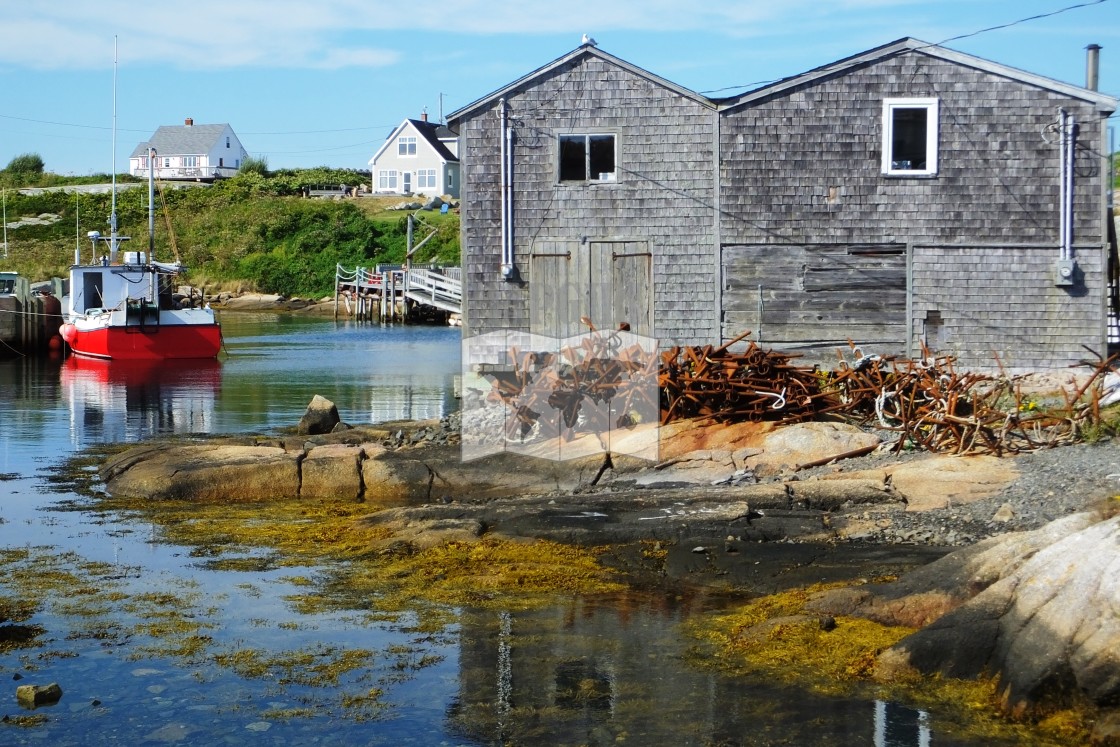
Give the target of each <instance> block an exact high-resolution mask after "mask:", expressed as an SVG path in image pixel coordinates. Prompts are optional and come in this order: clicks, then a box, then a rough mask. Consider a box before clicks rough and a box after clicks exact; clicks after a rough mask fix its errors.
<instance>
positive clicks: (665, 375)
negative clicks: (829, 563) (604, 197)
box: [659, 333, 1120, 455]
mask: <svg viewBox="0 0 1120 747" xmlns="http://www.w3.org/2000/svg"><path fill="white" fill-rule="evenodd" d="M748 334H749V333H748ZM747 336H748V335H747V334H744V335H741V336H739V337H737V338H735V339H734V340H731V341H730V342H728V343H726V344H725V345H723V346H721V347H718V348H717V347H713V346H710V345H707V346H695V347H684V348H682V347H674V348H672V349H670V350H667V351H665V352H664V353H662V356H661V373H660V377H659V386H660V389H661V422H662V423H663V424H664V423H668V422H670V421H673V420H679V419H684V418H695V417H700V418H710V419H713V420H716V421H719V422H742V421H763V420H769V421H775V422H777V423H779V424H787V423H796V422H802V421H806V420H822V419H833V420H841V421H844V422H851V423H856V424H860V425H866V426H870V427H875V428H878V429H881V430H887V431H893V432H896V433H898V438H897V440H896V441H895V443H894V448H895V450H902V449H904V448H919V449H924V450H927V451H932V452H937V453H952V454H995V455H1002V454H1008V453H1012V454H1013V453H1019V452H1024V451H1034V450H1037V449H1043V448H1048V447H1051V446H1059V445H1062V444H1068V443H1073V442H1075V441H1078V440H1081V439H1082V438H1083V437H1084V434H1085V433H1086V431H1087V430H1089V429H1092V428H1095V427H1097V426H1099V425H1100V423H1101V414H1100V409H1101V407H1100V398H1101V392H1102V382H1103V379H1104V377H1105V375H1107V374H1108V373H1110V372H1112V371H1113V370H1114V369H1115V368H1116V367H1117V360H1118V358H1120V356H1113V357H1112V358H1109V359H1107V360H1104V359H1100V358H1099V356H1098V360H1097V361H1091V362H1090V361H1083V362H1082V364H1081V365H1082V366H1088V367H1089V368H1090V369H1091V370H1092V373H1091V374H1090V375H1088V376H1087V377H1086V378H1085V379H1084V381H1083V383H1081V384H1080V385H1078V387H1077V388H1076V390H1072V391H1071V390H1067V389H1062V390H1061V394H1060V397H1061V399H1062V400H1064V401H1060V402H1056V403H1053V404H1050V405H1047V406H1044V407H1039V406H1038V405H1037V403H1036V402H1035V401H1034V400H1033V399H1032V398H1031V397H1029V396H1026V395H1024V393H1023V391H1022V386H1021V384H1022V379H1023V377H1008V376H998V377H996V376H988V375H984V374H978V373H971V372H965V373H960V372H957V371H956V370H955V368H954V366H953V363H954V359H953V358H952V357H948V356H934V355H932V354H930V352H929V351H928V350H925V349H923V351H922V353H923V355H922V358H921V359H920V360H910V359H904V358H896V357H892V356H877V355H866V356H865V355H863V353H862V352H861V351H860V350H859V348H857V347H856V346H855V345H854V344H851V343H849V347H850V348H851V356H852V360H851V361H849V360H848V359H847V358H846V357H845V355H844V354H843V353H842V352H841V353H839V359H840V360H839V363H838V365H837V367H836V369H835V370H834V371H822V370H820V369H818V368H817V367H806V366H796V365H794V364H793V363H792V360H793V358H794V357H795V356H793V355H790V354H785V353H779V352H774V351H768V350H764V349H762V348H760V347H759V346H758V345H756V344H755V343H753V342H751V343H748V345H747V347H746V349H745V350H743V351H741V352H732V351H731V350H730V348H731V346H732V345H735V344H736V343H739V342H742V341H743V340H744V339H745V338H746V337H747Z"/></svg>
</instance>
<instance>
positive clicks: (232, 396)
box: [0, 314, 966, 747]
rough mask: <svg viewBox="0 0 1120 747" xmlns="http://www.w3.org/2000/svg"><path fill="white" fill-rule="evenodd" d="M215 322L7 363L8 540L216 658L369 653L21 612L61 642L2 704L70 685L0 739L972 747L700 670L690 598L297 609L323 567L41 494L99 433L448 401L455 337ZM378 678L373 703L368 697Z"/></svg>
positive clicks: (236, 425)
mask: <svg viewBox="0 0 1120 747" xmlns="http://www.w3.org/2000/svg"><path fill="white" fill-rule="evenodd" d="M222 321H223V327H224V331H225V337H226V345H227V350H228V353H229V356H228V358H227V359H226V360H224V361H222V362H221V363H220V364H214V365H212V366H205V367H198V366H194V365H190V366H187V365H181V366H178V367H161V368H159V369H158V370H157V371H152V370H144V369H137V368H120V367H116V366H114V367H108V366H104V365H101V366H98V365H95V364H78V363H76V362H75V361H67V362H65V363H62V364H60V363H57V362H55V363H51V362H48V361H37V360H26V359H21V360H15V361H7V362H0V473H2V475H0V476H2V477H3V480H0V551H3V552H6V553H13V552H19V553H25V554H26V556H27V558H28V561H27V562H28V563H29V564H30V563H32V562H35V561H37V562H40V563H47V564H48V565H49V566H50V567H51V568H52V569H53V570H54V571H56V572H66V571H68V570H69V571H75V572H76V571H77V570H81V572H82V573H84V574H85V576H86V577H88V576H89V575H91V574H92V575H93V576H95V577H96V578H98V579H100V581H99V582H100V583H101V584H103V585H104V587H105V588H104V589H102V591H104V590H105V589H109V588H111V589H118V590H120V591H121V592H122V597H123V596H124V595H126V594H127V595H129V596H131V597H132V598H141V597H145V595H147V598H155V599H158V598H159V595H166V594H171V595H173V596H174V598H175V599H176V600H178V601H177V603H178V605H179V606H184V607H186V608H187V610H188V612H189V613H190V614H191V615H193V618H192V619H195V620H197V621H200V622H202V623H205V625H206V627H205V628H204V630H203V632H204V634H205V635H206V636H209V638H210V639H211V644H212V645H211V646H210V647H209V648H208V649H207V650H208V651H211V652H214V651H219V652H223V653H225V654H235V653H237V652H238V651H245V650H247V649H253V650H266V651H268V652H270V653H271V654H272V655H274V656H276V657H278V658H280V659H283V658H284V657H286V656H291V657H294V656H295V655H296V654H297V653H303V652H309V651H310V652H315V653H317V654H318V655H319V657H320V658H321V659H322V660H324V661H326V660H331V659H332V658H334V657H339V656H343V655H345V653H346V652H354V651H364V652H371V654H370V656H369V658H368V661H367V662H366V663H365V664H364V665H363V666H361V667H359V668H357V669H355V670H353V671H350V672H348V673H346V674H343V675H342V676H340V678H339V680H338V681H337V683H334V684H331V685H329V686H321V685H318V684H315V683H311V682H306V681H303V679H301V677H299V676H298V672H299V670H298V668H297V669H295V670H292V669H289V670H283V671H280V670H274V671H272V672H270V673H265V674H264V675H263V676H260V675H249V674H247V673H244V672H243V673H241V674H239V671H240V670H238V669H237V668H236V667H230V666H217V665H215V663H214V661H212V660H210V659H209V658H208V657H207V655H202V656H196V657H193V658H192V657H173V656H168V655H167V654H166V651H154V650H152V649H151V648H150V647H149V645H148V644H149V643H150V642H149V641H146V640H145V639H144V637H143V636H140V635H132V634H127V635H125V634H121V635H116V636H112V637H109V638H108V639H106V637H104V636H97V635H93V634H92V633H91V632H90V628H89V625H88V622H87V621H85V620H83V618H82V616H81V615H75V614H73V607H71V606H68V604H67V602H68V601H69V602H70V603H71V604H72V603H74V600H73V599H71V600H67V599H65V598H64V599H59V600H53V601H51V602H49V603H48V604H46V605H44V607H43V609H41V610H40V611H39V612H38V613H36V615H35V617H34V618H33V619H32V620H31V621H30V622H33V623H36V624H39V625H42V626H43V627H44V628H45V629H46V631H47V633H46V634H45V635H44V636H43V637H42V638H41V640H42V641H45V645H43V646H41V647H36V648H30V649H26V650H23V651H16V652H14V653H10V654H6V655H0V682H2V683H4V685H3V687H2V688H0V715H5V714H6V715H8V716H20V715H23V716H27V715H31V713H32V712H28V711H25V710H22V709H21V708H20V707H19V706H18V705H17V704H16V700H15V688H16V685H17V684H46V683H50V682H57V683H58V684H59V685H60V686H61V687H62V689H63V691H64V693H65V694H64V696H63V698H62V700H61V701H60V702H59V703H58V704H57V705H54V706H51V707H47V708H42V709H38V710H36V711H34V712H33V713H34V715H43V716H45V717H46V719H45V721H44V722H43V723H41V724H39V725H36V726H33V727H17V726H12V725H9V724H4V723H0V744H3V745H7V744H29V745H31V744H49V745H51V746H52V747H59V746H61V745H92V744H132V745H147V744H152V745H157V744H192V745H193V744H205V745H242V744H245V745H248V744H252V745H273V744H275V745H303V744H309V745H507V744H509V745H553V744H556V745H607V744H611V745H615V744H629V745H739V744H743V745H810V744H811V745H828V744H832V745H875V746H876V747H919V746H920V745H931V744H936V745H951V744H966V743H965V742H958V741H953V740H951V739H949V738H947V737H945V736H941V735H939V736H938V737H937V738H934V736H933V735H931V733H930V726H929V719H928V717H927V715H926V714H924V713H920V712H918V711H914V710H910V709H907V708H903V707H899V706H895V705H889V704H884V703H875V702H866V701H852V700H837V699H821V698H811V697H809V696H807V695H806V694H804V693H801V692H796V691H785V690H782V689H778V688H775V687H773V686H772V685H766V684H761V683H758V682H750V681H741V680H734V679H728V678H725V677H722V676H717V675H714V674H711V673H708V672H703V671H699V670H697V669H695V668H692V667H690V666H689V665H688V664H687V663H686V662H685V661H684V655H685V653H686V649H687V647H688V645H689V642H688V641H687V640H684V639H683V638H682V637H681V636H680V634H679V631H678V627H677V626H678V624H679V623H681V622H682V621H684V620H685V619H687V618H688V617H689V616H690V615H695V614H703V613H705V612H706V611H708V609H709V607H710V605H711V603H710V602H709V601H708V600H706V599H705V598H704V596H703V595H702V594H701V593H699V592H698V593H696V594H693V595H690V594H677V595H673V596H666V595H662V594H650V593H637V592H632V593H627V594H621V595H618V596H613V597H609V598H596V599H563V600H558V601H557V603H556V605H555V606H554V607H551V608H548V609H545V610H540V611H535V612H477V611H471V610H459V611H457V615H456V617H455V620H456V622H455V623H454V624H453V625H452V626H451V627H450V628H448V629H447V630H446V631H444V632H443V633H440V634H435V635H433V634H431V633H430V632H424V631H422V630H420V629H419V628H418V627H417V626H416V625H415V624H414V622H415V621H413V620H410V619H403V620H395V621H393V622H385V621H383V620H379V619H378V618H376V617H374V616H372V615H370V614H368V613H367V612H364V611H361V610H354V611H351V612H348V613H330V614H303V613H300V612H298V611H297V610H296V609H294V607H293V605H292V604H291V603H290V602H289V601H288V600H287V599H286V597H288V596H290V595H293V594H298V593H301V592H302V591H303V588H302V586H301V582H300V581H299V577H300V576H304V577H308V576H313V575H314V574H315V571H316V569H314V568H308V569H299V568H283V569H282V570H278V571H231V570H212V569H209V568H207V567H206V566H205V565H204V564H203V563H201V562H200V560H199V559H198V558H195V557H192V555H191V551H190V548H183V547H177V546H174V545H169V544H166V543H163V542H161V541H160V538H159V536H158V534H157V531H156V530H155V528H153V527H151V526H148V525H146V524H144V523H143V522H140V521H136V520H130V519H128V518H126V517H110V518H106V517H104V516H101V515H98V514H94V513H90V512H84V511H59V510H56V508H57V505H58V504H59V503H60V502H68V501H71V500H74V499H76V498H77V496H74V495H72V494H68V493H65V492H62V493H60V492H58V489H57V488H52V487H51V486H49V485H48V483H47V479H46V478H47V476H48V475H49V470H50V468H51V467H52V466H53V465H57V464H59V463H60V462H61V461H62V460H63V459H64V458H66V457H67V456H68V455H70V454H72V453H74V452H75V451H77V450H80V449H81V448H82V447H84V446H87V445H89V444H94V443H97V442H101V441H135V440H139V439H142V438H144V437H146V436H150V435H154V434H162V433H191V432H204V433H229V432H232V433H244V432H253V431H268V430H270V429H274V428H278V427H286V426H291V425H294V424H295V423H296V422H297V421H298V419H299V417H300V415H301V414H302V413H303V410H304V409H305V407H306V405H307V403H308V402H309V401H310V399H311V398H312V396H314V395H315V394H320V395H323V396H324V397H327V398H328V399H331V400H332V401H334V402H335V404H336V405H337V406H338V409H339V413H340V415H341V417H342V419H343V420H345V421H347V422H351V423H364V422H376V421H383V420H391V419H397V418H429V417H438V416H440V415H443V414H446V413H448V412H450V411H452V410H453V409H455V407H456V406H457V405H456V400H455V399H454V398H453V397H452V378H453V376H454V374H455V373H457V369H458V365H459V348H458V344H459V333H458V331H457V330H454V329H445V328H432V327H408V328H405V327H396V328H381V327H375V326H347V325H344V324H343V325H336V324H335V323H334V322H332V321H326V320H320V319H305V318H300V317H294V316H276V315H268V314H260V315H254V314H238V315H226V317H225V318H223V320H222ZM40 567H41V566H40ZM82 573H79V574H78V575H82ZM9 582H10V579H8V578H0V594H4V595H8V596H10V594H11V592H10V584H9ZM64 596H65V595H64ZM75 596H76V597H77V596H80V594H78V593H76V594H75ZM101 614H102V618H101V623H102V625H108V626H109V627H110V628H111V629H116V630H118V631H120V630H126V629H127V630H131V629H133V628H134V627H135V626H136V625H138V624H144V623H147V622H150V621H151V620H152V619H153V613H152V611H151V609H137V608H126V607H120V608H113V609H107V610H104V611H102V613H101ZM157 617H158V616H157ZM293 672H294V673H295V674H293ZM375 688H376V689H377V692H378V697H377V698H376V703H374V704H371V703H370V701H369V700H368V699H366V700H363V698H364V697H366V696H368V694H369V693H370V691H371V689H375Z"/></svg>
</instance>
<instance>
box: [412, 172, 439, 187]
mask: <svg viewBox="0 0 1120 747" xmlns="http://www.w3.org/2000/svg"><path fill="white" fill-rule="evenodd" d="M416 188H417V189H435V188H436V170H435V169H417V170H416Z"/></svg>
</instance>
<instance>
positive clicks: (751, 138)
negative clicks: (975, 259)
mask: <svg viewBox="0 0 1120 747" xmlns="http://www.w3.org/2000/svg"><path fill="white" fill-rule="evenodd" d="M900 97H932V98H937V99H938V100H939V102H940V113H939V120H940V134H939V172H938V174H937V175H936V176H935V177H932V178H923V177H886V176H883V175H882V173H881V149H882V147H881V138H882V131H881V127H882V117H883V114H882V104H883V99H886V98H900ZM1059 107H1065V108H1066V109H1067V110H1068V111H1071V112H1072V113H1074V114H1075V115H1076V116H1077V118H1078V122H1079V124H1080V125H1081V136H1080V143H1081V147H1080V149H1079V155H1080V157H1081V158H1082V159H1087V158H1090V157H1091V154H1092V152H1093V151H1094V150H1095V149H1096V147H1097V145H1096V144H1097V143H1099V142H1100V127H1101V118H1100V117H1099V116H1097V115H1095V114H1094V112H1093V108H1092V107H1091V106H1090V105H1089V104H1088V103H1086V102H1078V101H1074V100H1071V99H1069V98H1066V97H1062V96H1059V95H1058V94H1056V93H1054V92H1051V91H1046V90H1043V89H1040V88H1036V87H1033V86H1028V85H1026V84H1024V83H1020V82H1015V81H1009V80H1006V79H1004V78H1000V77H998V76H995V75H992V74H990V73H987V72H983V71H980V70H975V69H971V68H967V67H963V66H961V65H956V64H952V63H950V62H947V61H945V60H941V59H937V58H934V57H930V56H928V55H925V54H922V53H921V52H909V53H907V54H904V55H899V56H895V57H891V58H888V59H884V60H881V61H879V62H878V63H875V64H868V65H865V66H863V67H860V68H857V69H855V70H848V71H846V72H845V73H844V74H842V75H837V76H835V77H831V78H825V79H824V80H820V81H817V82H815V83H813V84H811V85H807V86H805V87H804V88H803V89H801V90H798V91H797V92H796V93H794V94H791V95H789V96H779V97H775V98H772V99H770V100H764V101H762V102H757V103H754V104H751V105H749V106H745V107H742V108H739V109H732V110H729V111H727V112H725V113H724V116H723V119H722V121H721V134H720V142H721V148H722V157H721V164H720V172H721V181H722V207H723V210H722V212H721V217H722V220H721V235H722V240H723V242H724V243H725V244H739V243H761V242H768V243H775V244H781V243H794V244H800V243H808V242H825V241H849V242H868V243H879V242H890V241H901V242H906V241H914V242H921V241H937V242H958V241H959V242H962V243H967V242H968V241H974V242H1001V241H1002V242H1007V241H1011V240H1013V241H1018V242H1024V243H1027V242H1032V241H1047V240H1052V241H1055V242H1056V241H1057V233H1056V232H1057V210H1058V145H1057V141H1056V140H1055V139H1054V137H1055V136H1053V135H1049V138H1050V140H1049V141H1048V140H1047V139H1046V138H1047V135H1046V133H1045V132H1044V131H1045V129H1046V127H1047V125H1049V124H1052V123H1054V122H1055V121H1056V119H1057V112H1058V108H1059ZM1093 170H1095V171H1097V172H1099V170H1100V169H1099V165H1098V166H1097V167H1096V168H1095V169H1093V168H1091V167H1090V168H1088V169H1085V170H1083V172H1088V173H1081V174H1079V178H1078V191H1077V209H1078V227H1077V228H1078V230H1077V231H1076V233H1077V235H1078V236H1079V239H1078V240H1079V241H1084V242H1099V241H1102V240H1103V239H1102V237H1101V235H1100V221H1099V217H1098V216H1097V215H1096V214H1095V212H1094V211H1095V210H1096V208H1097V205H1098V200H1099V195H1100V181H1099V178H1100V177H1099V174H1098V175H1097V176H1096V177H1093V176H1092V174H1091V172H1092V171H1093ZM830 189H833V190H834V191H835V192H834V193H835V197H834V199H832V200H831V201H830V200H829V191H830Z"/></svg>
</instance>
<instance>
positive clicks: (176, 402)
mask: <svg viewBox="0 0 1120 747" xmlns="http://www.w3.org/2000/svg"><path fill="white" fill-rule="evenodd" d="M60 380H61V385H62V395H63V398H64V400H65V401H66V403H67V406H68V408H69V413H70V442H71V444H72V445H74V446H80V445H83V444H88V443H95V442H98V441H111V442H134V441H139V440H142V439H145V438H150V437H152V436H156V435H167V434H186V433H210V432H212V431H213V429H214V403H215V400H216V399H217V396H218V392H219V391H220V389H221V385H222V364H221V363H220V362H218V361H216V360H198V361H189V362H183V361H108V360H98V359H91V358H80V357H77V356H70V357H69V358H67V359H66V361H65V362H64V363H63V364H62V369H61V372H60Z"/></svg>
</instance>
